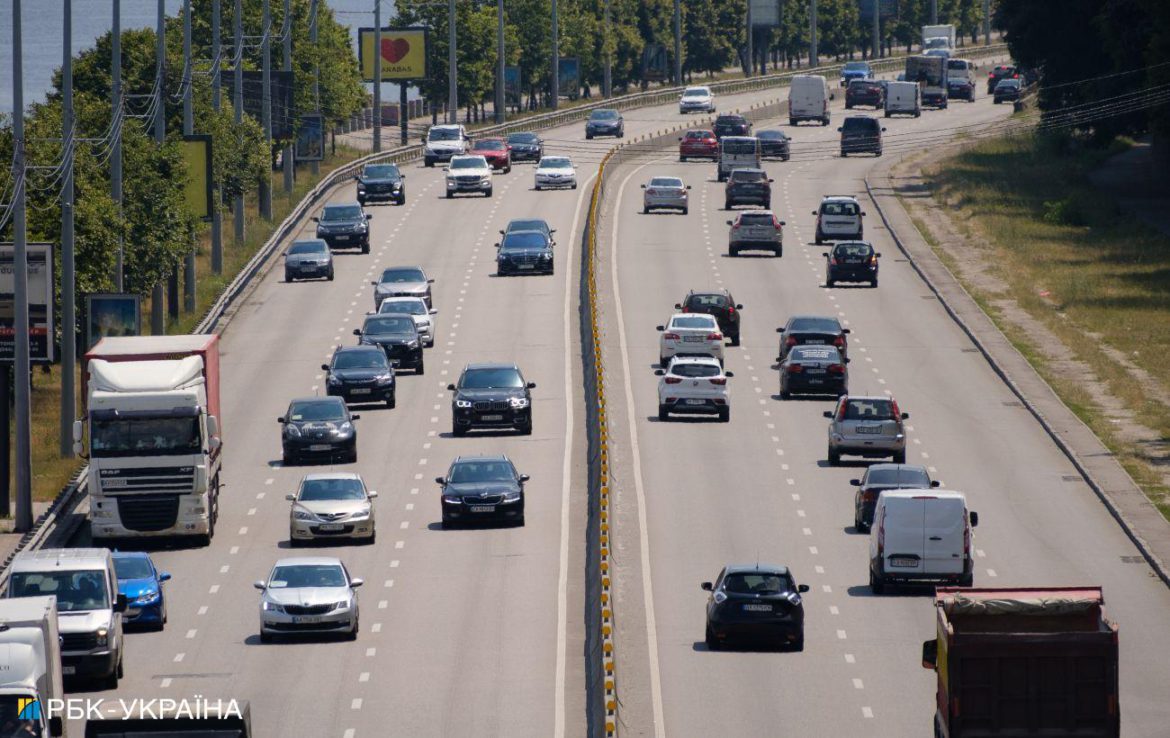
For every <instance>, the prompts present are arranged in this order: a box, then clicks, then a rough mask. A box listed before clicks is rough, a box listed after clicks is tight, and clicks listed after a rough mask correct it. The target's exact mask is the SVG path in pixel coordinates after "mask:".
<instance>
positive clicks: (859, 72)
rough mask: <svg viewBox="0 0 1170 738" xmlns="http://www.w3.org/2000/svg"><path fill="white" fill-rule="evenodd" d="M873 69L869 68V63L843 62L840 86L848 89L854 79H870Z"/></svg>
mask: <svg viewBox="0 0 1170 738" xmlns="http://www.w3.org/2000/svg"><path fill="white" fill-rule="evenodd" d="M872 78H873V69H872V68H871V67H870V66H869V62H863V61H852V62H845V66H843V67H841V86H842V87H848V86H849V83H850V82H852V81H853V80H855V79H872Z"/></svg>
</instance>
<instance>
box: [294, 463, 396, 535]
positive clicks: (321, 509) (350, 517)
mask: <svg viewBox="0 0 1170 738" xmlns="http://www.w3.org/2000/svg"><path fill="white" fill-rule="evenodd" d="M377 496H378V493H377V492H374V491H373V490H367V489H366V484H365V482H363V481H362V478H361V477H360V476H359V475H357V474H354V473H352V472H334V473H326V474H309V475H307V476H305V478H304V479H303V480H301V487H300V489H299V490H297V493H296V494H295V495H288V496H287V498H286V499H287V500H288V501H289V502H291V503H292V510H290V512H289V521H288V530H289V532H288V538H289V542H290V543H292V545H294V546H299V545H301V544H303V543H307V542H308V541H313V540H321V539H326V538H357V539H360V540H362V541H363V542H365V543H373V542H374V536H375V532H376V531H375V528H374V506H373V504H372V502H373V499H374V498H375V497H377Z"/></svg>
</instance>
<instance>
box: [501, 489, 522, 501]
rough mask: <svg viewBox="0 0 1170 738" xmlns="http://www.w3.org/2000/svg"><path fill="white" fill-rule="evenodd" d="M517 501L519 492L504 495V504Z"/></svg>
mask: <svg viewBox="0 0 1170 738" xmlns="http://www.w3.org/2000/svg"><path fill="white" fill-rule="evenodd" d="M519 501H520V491H519V490H515V491H512V492H505V493H504V502H519Z"/></svg>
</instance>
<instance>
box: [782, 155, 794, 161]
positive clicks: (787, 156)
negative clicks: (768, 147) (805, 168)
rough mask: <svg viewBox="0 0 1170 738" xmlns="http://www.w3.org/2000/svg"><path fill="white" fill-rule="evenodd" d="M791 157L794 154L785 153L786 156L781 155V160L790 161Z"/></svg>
mask: <svg viewBox="0 0 1170 738" xmlns="http://www.w3.org/2000/svg"><path fill="white" fill-rule="evenodd" d="M791 158H792V154H785V155H784V156H782V157H780V161H788V160H789V159H791Z"/></svg>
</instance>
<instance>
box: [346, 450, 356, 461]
mask: <svg viewBox="0 0 1170 738" xmlns="http://www.w3.org/2000/svg"><path fill="white" fill-rule="evenodd" d="M345 462H346V463H347V464H356V463H357V446H354V448H353V450H352V451H350V452H349V453H348V454H346V456H345Z"/></svg>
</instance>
